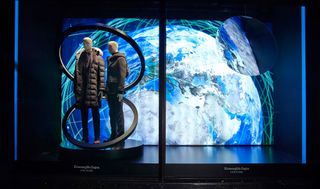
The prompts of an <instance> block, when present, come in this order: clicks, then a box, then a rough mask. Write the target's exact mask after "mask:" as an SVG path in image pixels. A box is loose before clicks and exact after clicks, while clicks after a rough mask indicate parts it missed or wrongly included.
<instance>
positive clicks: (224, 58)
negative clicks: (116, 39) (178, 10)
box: [166, 17, 274, 145]
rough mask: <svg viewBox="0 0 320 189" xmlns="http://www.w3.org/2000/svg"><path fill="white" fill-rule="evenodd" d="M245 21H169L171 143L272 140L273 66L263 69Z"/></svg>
mask: <svg viewBox="0 0 320 189" xmlns="http://www.w3.org/2000/svg"><path fill="white" fill-rule="evenodd" d="M250 19H251V18H250ZM242 24H243V23H242V22H241V20H240V18H239V17H231V19H227V20H226V21H225V20H167V25H166V31H167V32H166V57H167V60H166V104H167V105H166V106H167V110H166V116H167V117H166V118H167V121H166V123H167V144H169V145H270V144H273V134H272V130H273V116H274V115H273V79H272V70H271V69H270V70H268V71H265V72H264V73H259V69H260V68H261V67H258V66H257V63H256V58H255V54H254V52H253V50H252V44H250V42H249V40H248V39H247V37H246V33H245V31H244V30H243V26H242ZM253 33H254V32H253ZM256 52H257V51H256ZM261 53H262V54H263V53H264V54H265V53H269V52H268V51H267V49H266V52H261ZM244 71H247V72H244Z"/></svg>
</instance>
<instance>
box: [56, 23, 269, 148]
mask: <svg viewBox="0 0 320 189" xmlns="http://www.w3.org/2000/svg"><path fill="white" fill-rule="evenodd" d="M100 23H102V24H105V25H107V26H110V27H114V28H117V29H119V30H121V31H123V32H125V33H126V34H127V35H128V36H130V37H131V38H132V39H133V40H134V41H136V43H137V44H138V45H139V47H140V49H141V51H142V53H143V56H144V58H145V60H146V64H145V72H144V75H143V77H142V80H141V81H140V82H139V84H138V85H137V86H135V87H134V88H132V89H130V90H128V91H127V92H126V94H125V97H126V98H128V99H129V100H131V101H132V102H133V104H134V105H135V106H136V107H137V110H138V114H139V120H138V126H137V129H136V130H135V132H134V134H133V135H132V136H131V137H130V138H133V139H137V140H139V141H142V142H143V144H145V145H155V144H158V134H159V132H158V130H159V115H158V114H159V113H158V111H159V105H158V103H159V72H158V68H159V21H158V20H156V19H136V18H117V19H78V18H70V19H65V20H64V30H66V29H68V28H70V27H72V26H78V25H90V24H93V25H94V24H100ZM239 23H240V21H239V20H237V17H234V18H233V19H231V20H230V19H229V20H228V22H224V21H223V20H167V25H166V104H167V105H166V106H167V110H166V119H167V121H166V123H167V125H166V127H167V129H166V130H167V135H166V136H167V138H166V143H167V144H168V145H270V144H273V134H272V130H273V116H274V115H273V79H272V70H267V71H265V72H263V73H259V67H258V66H256V65H257V62H256V58H255V55H254V53H253V51H252V49H251V48H252V45H250V43H249V41H248V40H247V38H246V35H245V34H244V31H242V30H241V29H242V28H241V27H239V26H240V24H239ZM84 37H90V38H91V39H92V40H93V47H97V48H99V49H101V50H102V56H103V59H104V60H106V59H107V57H108V56H110V53H109V52H108V42H109V41H116V42H117V43H118V44H119V52H123V53H125V55H126V57H127V62H128V66H129V70H130V75H129V76H128V77H127V79H126V84H129V83H130V82H132V81H133V80H135V78H137V77H138V75H139V70H140V69H141V64H140V62H139V57H138V55H137V53H136V51H135V49H133V48H132V46H130V44H128V43H127V42H126V41H125V40H123V39H122V38H121V37H119V36H117V35H114V34H112V33H110V32H106V31H100V30H88V29H87V30H83V31H77V32H75V33H72V34H70V35H69V36H68V37H67V38H66V39H65V40H64V42H63V44H62V59H63V62H64V65H65V68H66V69H67V70H68V71H69V72H70V73H74V69H75V62H76V54H77V52H79V51H80V50H81V49H82V48H83V44H82V40H83V38H84ZM241 63H242V64H245V63H246V65H243V66H242V67H241V65H240V64H241ZM239 65H240V66H239ZM232 66H233V67H232ZM241 69H242V70H241ZM246 70H247V71H248V72H247V73H243V72H244V71H246ZM105 74H107V66H106V67H105ZM61 79H62V80H61V97H62V106H61V107H62V109H61V117H62V119H63V118H64V116H65V113H66V112H67V111H68V109H69V108H70V107H71V106H72V105H73V104H74V103H75V96H74V91H73V88H74V86H73V82H72V80H71V79H70V78H68V77H67V76H66V74H64V73H62V76H61ZM105 79H106V77H105ZM99 112H100V125H101V126H100V133H101V134H100V136H101V140H106V139H108V138H109V137H110V134H111V130H110V118H109V107H108V104H107V103H106V101H105V100H103V101H102V107H101V108H100V110H99ZM124 117H125V129H128V128H129V126H130V123H131V122H132V120H133V113H132V111H131V110H130V108H129V107H128V106H126V105H124ZM81 124H82V121H81V113H80V111H79V110H75V111H74V112H72V114H71V115H70V116H69V118H68V120H67V125H66V127H67V130H68V132H69V134H70V135H71V136H72V137H73V138H75V139H76V140H78V141H81V140H82V128H81ZM88 126H89V129H88V131H89V143H92V142H93V135H94V134H93V130H94V129H93V119H92V115H91V113H90V111H89V121H88ZM62 141H63V142H62V146H64V147H74V146H73V145H72V144H70V143H69V142H68V140H67V139H66V138H65V137H64V135H63V133H62Z"/></svg>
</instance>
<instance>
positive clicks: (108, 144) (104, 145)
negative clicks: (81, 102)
mask: <svg viewBox="0 0 320 189" xmlns="http://www.w3.org/2000/svg"><path fill="white" fill-rule="evenodd" d="M123 102H124V103H125V104H127V105H128V106H129V107H130V109H131V110H132V112H133V115H134V118H133V121H132V123H131V126H130V128H129V129H128V130H127V131H126V132H125V133H124V134H122V135H121V136H119V137H118V138H115V139H113V140H111V141H108V142H104V143H100V144H88V143H83V142H81V141H78V140H76V139H74V138H73V137H72V136H71V135H70V133H69V132H68V130H67V120H68V118H69V116H70V115H71V114H72V112H74V110H76V104H74V105H72V106H71V107H70V108H69V109H68V111H67V112H66V114H65V115H64V117H63V120H62V130H63V133H64V135H65V136H66V138H67V139H68V140H69V141H70V142H71V143H72V144H74V145H76V146H78V147H81V148H107V147H111V146H114V145H116V144H118V143H120V142H122V141H124V140H126V139H127V138H128V137H129V136H130V135H131V134H132V133H133V131H134V130H135V129H136V127H137V124H138V111H137V108H136V107H135V106H134V104H133V103H132V102H131V101H130V100H128V99H126V98H123Z"/></svg>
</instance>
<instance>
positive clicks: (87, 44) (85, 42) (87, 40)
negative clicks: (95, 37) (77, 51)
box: [83, 37, 92, 52]
mask: <svg viewBox="0 0 320 189" xmlns="http://www.w3.org/2000/svg"><path fill="white" fill-rule="evenodd" d="M83 47H84V49H85V51H86V52H91V51H92V39H90V38H89V37H85V38H83Z"/></svg>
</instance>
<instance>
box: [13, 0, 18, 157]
mask: <svg viewBox="0 0 320 189" xmlns="http://www.w3.org/2000/svg"><path fill="white" fill-rule="evenodd" d="M14 12H15V15H14V93H13V94H14V160H17V159H18V38H19V0H16V1H15V11H14Z"/></svg>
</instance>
